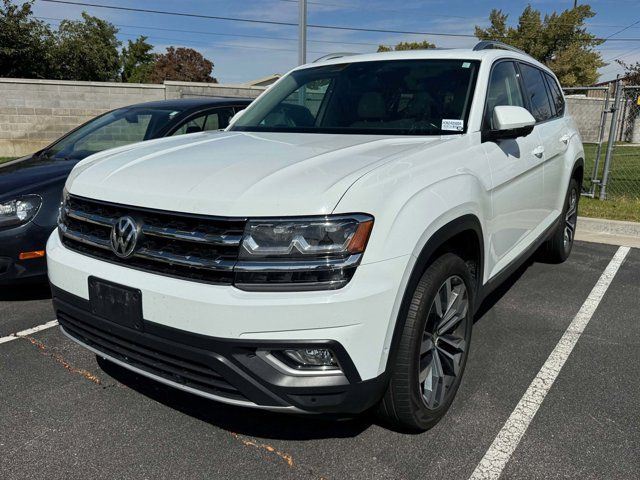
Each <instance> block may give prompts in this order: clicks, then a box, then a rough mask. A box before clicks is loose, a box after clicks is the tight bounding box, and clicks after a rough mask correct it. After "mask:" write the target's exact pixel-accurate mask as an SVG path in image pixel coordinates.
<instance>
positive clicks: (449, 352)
mask: <svg viewBox="0 0 640 480" xmlns="http://www.w3.org/2000/svg"><path fill="white" fill-rule="evenodd" d="M472 285H473V282H472V280H471V275H470V273H469V269H468V268H467V265H466V264H465V262H464V261H463V260H462V259H461V258H460V257H458V256H457V255H454V254H452V253H447V254H444V255H442V256H441V257H439V258H438V259H437V260H436V261H434V262H433V263H432V264H431V265H430V266H429V267H428V268H427V270H426V271H425V272H424V274H423V275H422V278H421V279H420V281H419V282H418V284H417V286H416V287H415V290H414V291H413V292H412V298H411V304H410V306H409V311H408V313H407V317H406V320H405V324H404V327H403V330H402V334H401V338H400V342H399V346H398V351H397V354H396V356H395V362H394V365H392V367H391V368H392V372H391V376H390V380H389V386H388V388H387V392H386V393H385V396H384V398H383V399H382V401H381V403H380V406H379V409H378V411H379V414H380V416H382V417H383V418H384V419H385V420H387V421H389V422H391V424H392V425H393V426H395V427H398V428H400V429H402V430H409V431H424V430H427V429H429V428H431V427H432V426H434V425H435V424H436V423H437V422H438V421H439V420H440V419H441V418H442V417H443V416H444V414H445V413H446V412H447V410H448V409H449V407H450V406H451V403H452V402H453V399H454V397H455V395H456V392H457V390H458V387H459V385H460V381H461V379H462V374H463V372H464V367H465V364H466V362H467V355H468V352H469V343H470V341H471V328H472V325H473V308H472V299H473V290H472Z"/></svg>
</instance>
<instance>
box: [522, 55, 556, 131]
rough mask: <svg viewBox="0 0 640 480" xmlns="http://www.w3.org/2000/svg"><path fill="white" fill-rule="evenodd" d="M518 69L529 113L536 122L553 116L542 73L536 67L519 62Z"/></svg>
mask: <svg viewBox="0 0 640 480" xmlns="http://www.w3.org/2000/svg"><path fill="white" fill-rule="evenodd" d="M520 71H522V77H523V79H524V85H525V88H526V92H527V97H528V99H529V111H530V112H531V115H533V117H534V118H535V119H536V121H537V122H543V121H544V120H548V119H550V118H551V117H553V113H552V110H551V102H550V101H549V96H548V94H547V87H546V86H545V80H544V77H543V73H542V72H541V71H540V70H538V69H537V68H535V67H532V66H530V65H526V64H523V63H521V64H520Z"/></svg>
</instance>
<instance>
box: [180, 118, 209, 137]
mask: <svg viewBox="0 0 640 480" xmlns="http://www.w3.org/2000/svg"><path fill="white" fill-rule="evenodd" d="M206 119H207V115H206V114H203V115H198V116H197V117H194V118H192V119H191V120H189V121H188V122H185V123H183V124H182V125H180V128H178V129H177V130H176V131H175V132H173V134H172V135H184V134H185V133H196V132H201V131H202V128H203V127H204V122H205V120H206Z"/></svg>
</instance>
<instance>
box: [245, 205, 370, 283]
mask: <svg viewBox="0 0 640 480" xmlns="http://www.w3.org/2000/svg"><path fill="white" fill-rule="evenodd" d="M372 227H373V217H371V216H369V215H364V214H353V215H328V216H323V217H309V218H291V219H260V220H249V221H248V222H247V226H246V228H245V233H244V237H243V240H242V245H241V248H240V255H239V262H238V264H237V265H236V268H235V272H236V278H235V285H236V286H237V287H238V288H241V289H244V290H326V289H335V288H340V287H342V286H344V285H346V284H347V283H348V282H349V280H350V279H351V277H352V276H353V274H354V272H355V269H356V267H357V266H358V265H359V263H360V260H361V258H362V254H363V253H364V250H365V247H366V245H367V241H368V240H369V235H370V234H371V229H372Z"/></svg>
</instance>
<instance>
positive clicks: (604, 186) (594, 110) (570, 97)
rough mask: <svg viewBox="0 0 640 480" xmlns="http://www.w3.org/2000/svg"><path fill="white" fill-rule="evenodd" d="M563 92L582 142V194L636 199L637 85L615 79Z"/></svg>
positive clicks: (639, 173)
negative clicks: (583, 147) (607, 82)
mask: <svg viewBox="0 0 640 480" xmlns="http://www.w3.org/2000/svg"><path fill="white" fill-rule="evenodd" d="M564 93H565V97H566V100H567V105H568V109H569V112H570V113H571V114H572V115H573V117H574V119H575V120H576V122H577V123H578V128H579V130H580V134H581V136H582V139H583V142H584V144H585V156H586V158H585V182H584V191H583V194H584V195H587V196H590V197H594V198H600V199H601V200H606V199H621V198H625V199H640V86H623V85H622V84H621V82H619V81H618V82H613V83H612V84H610V85H608V86H603V87H573V88H565V89H564ZM610 139H611V141H609V140H610Z"/></svg>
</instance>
